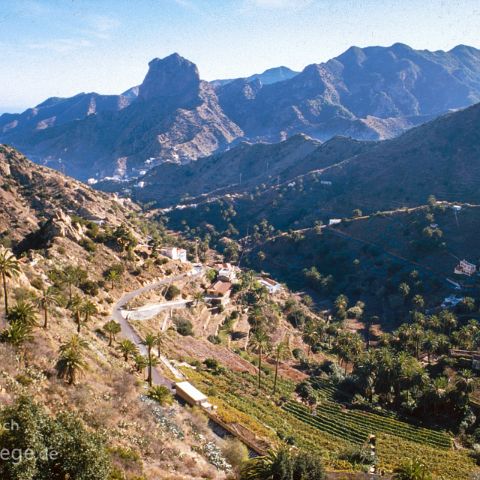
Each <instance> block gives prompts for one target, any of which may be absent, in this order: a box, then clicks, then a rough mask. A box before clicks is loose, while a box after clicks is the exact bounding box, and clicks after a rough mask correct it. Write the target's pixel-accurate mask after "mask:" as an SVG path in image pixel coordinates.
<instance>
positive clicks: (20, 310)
mask: <svg viewBox="0 0 480 480" xmlns="http://www.w3.org/2000/svg"><path fill="white" fill-rule="evenodd" d="M8 320H9V322H10V323H14V322H18V323H21V324H23V325H27V326H28V327H30V328H32V327H34V326H35V325H36V311H35V306H34V305H32V304H31V303H30V302H27V301H24V300H21V301H20V302H17V304H16V305H15V306H14V307H12V308H11V309H10V311H9V312H8Z"/></svg>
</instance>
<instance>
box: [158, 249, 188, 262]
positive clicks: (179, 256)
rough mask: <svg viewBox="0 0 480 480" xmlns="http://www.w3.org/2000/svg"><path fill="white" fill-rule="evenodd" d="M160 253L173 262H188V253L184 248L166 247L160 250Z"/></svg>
mask: <svg viewBox="0 0 480 480" xmlns="http://www.w3.org/2000/svg"><path fill="white" fill-rule="evenodd" d="M160 253H161V254H162V255H165V257H168V258H171V259H172V260H179V261H180V262H182V263H186V262H187V251H186V250H185V249H183V248H177V247H165V248H162V249H161V250H160Z"/></svg>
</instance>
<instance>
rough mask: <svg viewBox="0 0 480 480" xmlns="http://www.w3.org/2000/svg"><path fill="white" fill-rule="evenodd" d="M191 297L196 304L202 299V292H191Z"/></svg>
mask: <svg viewBox="0 0 480 480" xmlns="http://www.w3.org/2000/svg"><path fill="white" fill-rule="evenodd" d="M193 299H194V300H195V306H197V305H198V304H199V303H200V302H203V300H204V294H203V292H202V291H200V290H199V291H198V292H195V293H194V294H193Z"/></svg>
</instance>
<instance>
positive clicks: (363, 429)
mask: <svg viewBox="0 0 480 480" xmlns="http://www.w3.org/2000/svg"><path fill="white" fill-rule="evenodd" d="M284 408H285V409H286V410H287V409H288V411H289V412H291V413H296V414H297V415H298V416H301V417H302V418H303V417H305V416H307V417H311V418H313V419H317V422H316V423H318V424H323V423H325V425H326V426H325V427H324V428H330V425H334V426H336V427H337V428H342V430H344V429H347V430H348V431H351V432H356V433H357V434H358V435H359V436H362V437H363V438H364V439H365V438H366V437H368V435H369V434H376V433H378V432H384V433H387V434H390V435H395V436H397V437H401V438H404V439H406V440H410V441H414V442H417V443H423V444H429V445H432V446H434V447H441V448H450V446H451V442H450V439H449V437H448V436H447V435H446V434H444V433H441V432H436V431H434V430H428V429H424V428H418V427H413V426H411V425H409V424H407V423H402V422H400V421H398V420H392V419H388V418H383V417H381V416H377V415H375V414H373V413H364V412H349V413H344V412H342V411H341V409H340V408H338V407H336V406H334V405H328V404H322V405H319V406H317V410H316V415H312V414H311V413H310V412H309V410H308V409H306V408H305V407H303V406H302V405H300V404H298V403H296V402H288V403H287V404H286V405H285V407H284ZM340 426H342V427H340ZM332 433H333V431H332Z"/></svg>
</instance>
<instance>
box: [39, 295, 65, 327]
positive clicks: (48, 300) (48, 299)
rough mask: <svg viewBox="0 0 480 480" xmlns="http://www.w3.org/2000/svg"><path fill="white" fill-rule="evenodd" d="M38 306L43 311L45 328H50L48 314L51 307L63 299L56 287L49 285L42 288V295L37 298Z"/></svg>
mask: <svg viewBox="0 0 480 480" xmlns="http://www.w3.org/2000/svg"><path fill="white" fill-rule="evenodd" d="M36 303H37V306H38V308H40V309H41V310H42V311H43V328H45V329H46V328H48V314H49V312H50V309H52V308H53V307H56V306H59V305H60V304H61V299H60V296H59V294H58V291H57V289H56V288H55V287H48V288H46V289H45V288H44V289H43V290H42V296H41V297H39V298H37V300H36Z"/></svg>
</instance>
